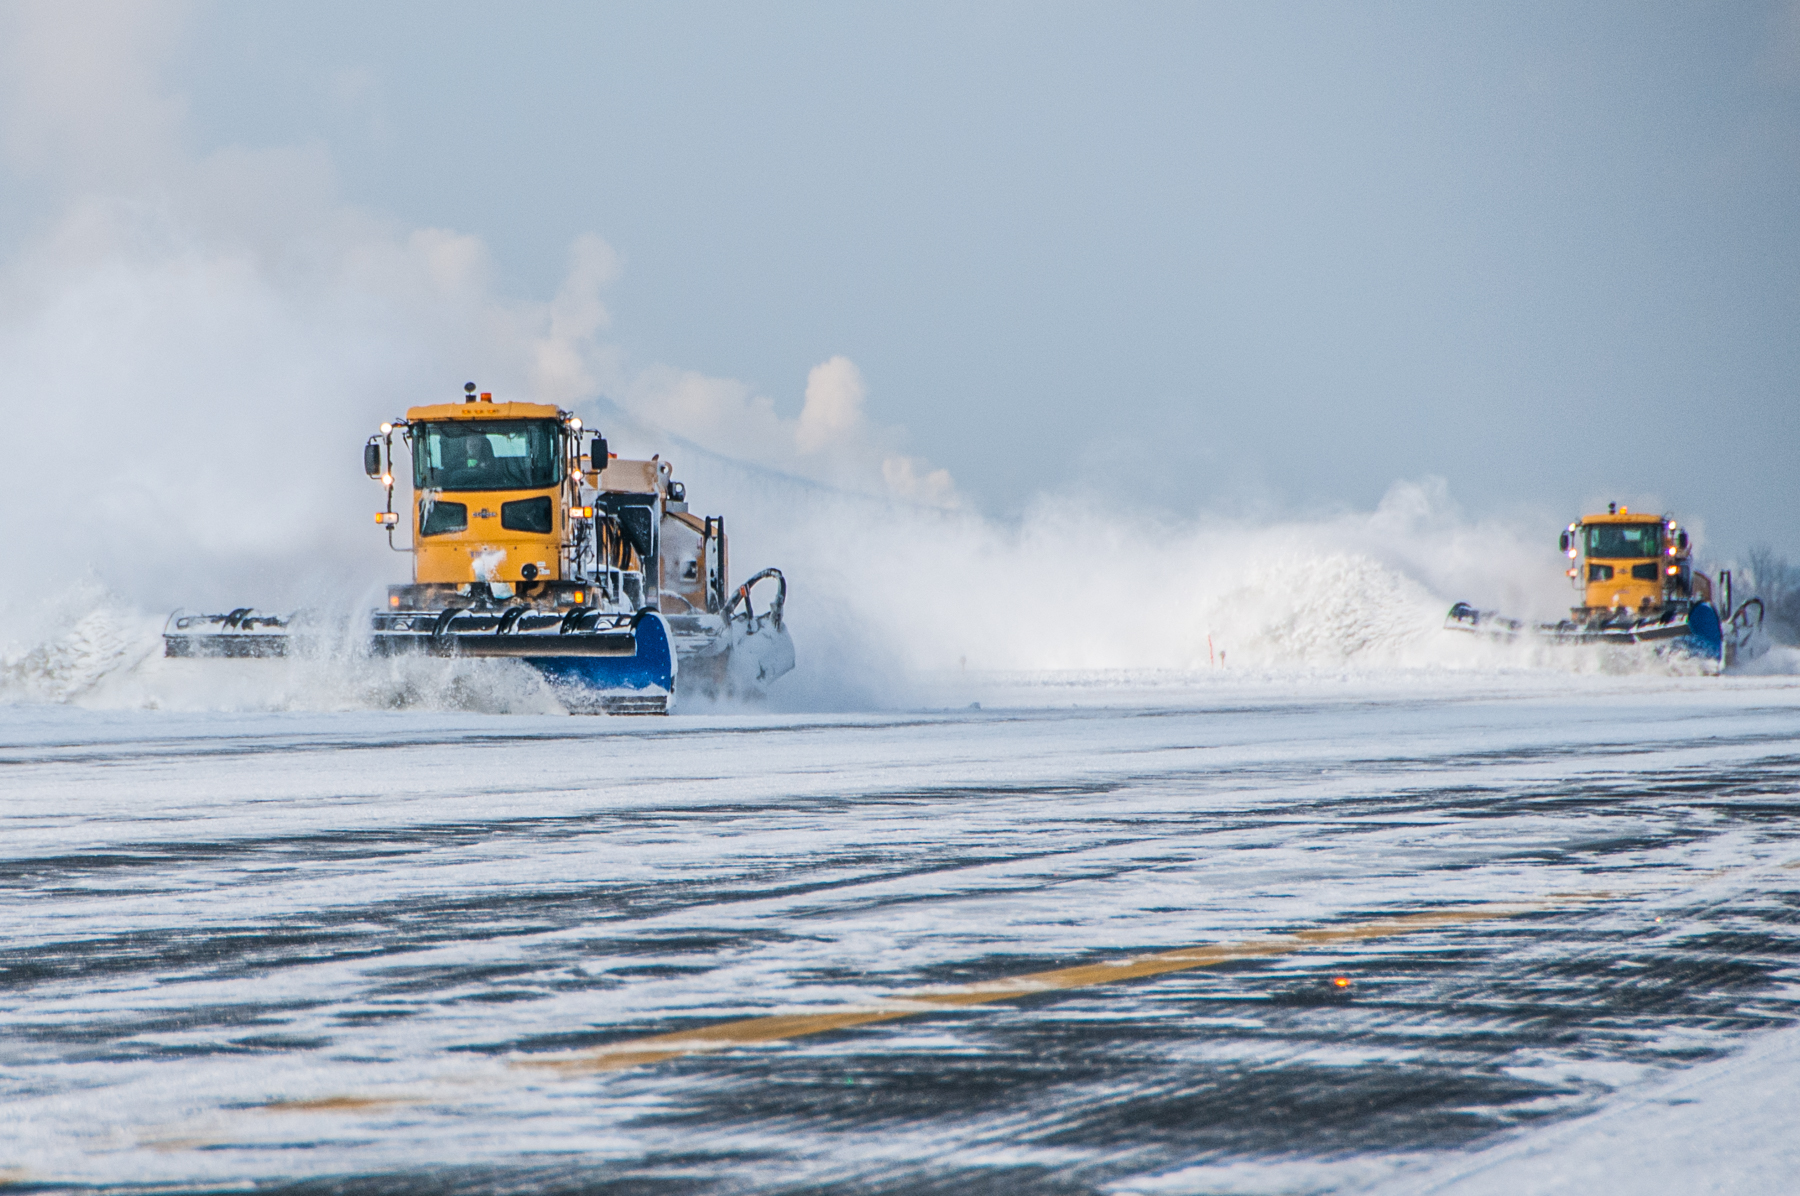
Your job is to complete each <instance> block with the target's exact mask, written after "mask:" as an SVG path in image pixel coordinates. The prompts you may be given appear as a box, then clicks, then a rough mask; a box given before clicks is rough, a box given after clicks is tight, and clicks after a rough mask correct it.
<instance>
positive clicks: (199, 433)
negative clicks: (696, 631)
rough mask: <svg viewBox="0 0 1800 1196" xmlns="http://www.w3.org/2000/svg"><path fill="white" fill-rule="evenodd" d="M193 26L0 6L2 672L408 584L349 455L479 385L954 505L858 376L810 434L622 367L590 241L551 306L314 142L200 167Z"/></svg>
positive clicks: (940, 476) (116, 8)
mask: <svg viewBox="0 0 1800 1196" xmlns="http://www.w3.org/2000/svg"><path fill="white" fill-rule="evenodd" d="M181 21H182V12H181V10H180V9H179V8H172V7H170V6H167V5H150V4H132V3H129V2H119V3H112V2H108V3H106V4H104V5H101V4H95V3H87V4H83V3H72V4H64V3H56V4H50V3H23V4H17V5H11V6H8V7H7V8H6V9H4V10H0V68H3V70H0V177H3V176H10V177H11V179H12V180H14V181H15V182H17V183H18V185H19V191H20V193H24V192H27V191H30V192H32V193H34V194H37V195H40V196H41V197H42V199H43V202H42V204H41V205H40V207H41V208H42V218H41V220H40V221H39V223H38V225H37V226H36V227H35V228H34V229H33V230H32V232H31V234H30V235H29V236H25V237H23V239H19V240H17V241H16V242H15V243H13V244H7V245H0V360H3V361H5V362H6V365H7V377H6V389H7V393H8V395H9V396H10V398H9V401H8V403H7V404H6V407H7V410H8V412H9V414H10V415H12V417H13V419H12V421H11V428H12V431H13V434H14V440H13V443H14V445H15V446H16V447H17V448H18V451H15V452H14V453H12V454H9V460H8V465H7V469H6V470H4V471H0V501H3V502H4V503H5V507H6V509H7V510H9V511H12V512H18V513H20V514H19V516H18V517H15V518H13V519H10V520H9V521H8V527H7V530H6V531H5V533H3V535H4V539H3V540H0V548H3V549H4V552H5V556H6V559H8V560H9V561H10V562H13V568H14V570H17V572H13V580H14V582H15V584H14V585H13V586H10V587H8V588H7V592H6V593H5V594H4V595H0V659H13V658H17V657H19V656H20V655H21V654H23V653H28V652H30V651H31V650H32V649H33V648H35V647H37V646H40V644H41V641H42V640H43V638H44V636H46V635H50V634H61V633H67V632H69V631H70V629H71V628H72V626H73V625H74V624H75V623H76V622H79V620H80V619H81V618H82V617H84V616H85V614H86V612H87V611H88V610H91V609H92V608H93V607H94V605H95V604H96V603H100V602H105V601H111V602H114V603H116V604H119V605H122V606H124V607H126V608H135V609H139V610H142V611H146V612H166V611H167V610H168V609H170V608H172V607H174V606H177V605H183V606H188V607H190V608H192V607H203V608H211V609H217V608H221V607H228V606H232V605H239V604H254V605H258V606H262V607H265V608H276V609H281V608H286V607H291V606H294V605H297V604H309V605H321V604H323V605H332V604H334V603H337V602H340V601H343V599H342V595H344V594H345V593H350V592H354V593H358V594H360V593H361V592H362V591H364V590H366V589H368V588H369V587H370V586H372V585H376V584H379V583H380V582H383V581H388V580H394V579H396V578H397V577H400V576H404V574H405V565H404V562H403V561H401V560H400V559H399V558H397V557H394V556H392V555H391V554H390V553H389V552H388V550H387V547H386V543H385V539H384V538H383V537H381V536H379V535H378V534H376V533H375V530H374V529H373V528H372V527H371V526H370V520H369V513H370V511H371V510H372V509H373V507H372V506H371V504H372V503H378V502H379V497H378V492H377V491H376V489H375V488H374V487H373V486H372V485H371V484H370V483H369V482H368V481H367V479H366V478H364V477H362V475H361V473H360V468H359V464H358V456H359V451H358V450H359V446H360V443H361V441H362V439H363V437H364V436H365V435H367V434H368V433H369V432H370V431H372V430H373V428H374V427H375V425H377V424H378V423H379V422H380V421H381V420H382V419H384V418H388V417H391V416H393V415H395V414H397V413H399V412H400V411H402V410H403V409H404V408H405V407H407V406H408V405H411V404H414V403H418V402H426V401H433V400H438V399H442V398H445V397H448V396H450V395H454V394H456V393H458V392H459V391H460V385H461V383H462V381H463V380H464V379H465V378H476V379H479V380H481V382H482V384H483V385H484V387H486V388H488V389H491V390H493V391H495V392H496V393H501V394H505V395H508V396H514V397H520V398H528V399H533V400H537V401H544V402H552V403H557V404H560V405H563V406H566V407H573V408H577V409H582V410H596V409H600V408H602V407H604V408H605V409H606V410H607V411H608V412H609V413H610V414H612V415H615V416H618V417H620V419H619V422H621V424H622V425H623V426H622V428H621V431H622V432H623V433H624V434H623V435H622V437H621V447H623V448H626V449H628V450H629V449H633V448H642V449H643V450H644V451H645V452H650V451H655V447H656V444H657V442H658V440H659V438H661V437H663V436H665V435H666V431H665V430H674V431H677V432H680V433H682V434H683V435H686V436H688V437H690V438H691V439H693V440H694V441H695V442H697V443H701V444H710V445H713V446H714V447H717V448H721V449H734V450H735V451H738V452H740V453H743V454H745V455H749V456H752V457H756V458H758V459H760V460H763V461H766V462H769V463H772V464H774V465H776V466H777V467H779V468H781V469H784V470H787V471H789V472H793V473H796V474H798V475H801V476H810V477H814V478H818V479H820V480H823V481H827V482H830V483H831V484H833V485H836V486H841V487H845V488H848V489H850V490H853V491H854V490H861V491H865V492H874V493H882V494H893V495H898V496H901V497H905V498H908V499H911V500H915V501H927V502H936V503H953V502H954V501H955V488H954V484H953V483H952V481H951V480H950V478H949V476H948V474H945V473H943V472H942V471H934V470H932V469H931V468H930V467H929V466H928V465H926V464H925V463H924V462H922V461H919V460H917V459H914V458H909V457H906V456H905V455H904V454H901V453H900V452H899V451H898V446H899V445H900V443H901V442H902V441H903V439H904V433H903V432H901V431H900V430H899V429H890V428H881V427H878V426H875V425H874V424H873V423H872V422H871V421H870V420H869V419H868V418H867V416H866V414H865V413H864V410H863V397H864V384H863V381H862V379H861V376H860V375H859V373H858V372H857V370H856V367H855V365H854V364H853V363H851V362H850V361H849V360H847V359H845V358H841V357H839V358H833V359H831V360H830V361H827V362H824V363H823V364H821V365H819V366H818V368H817V369H815V370H814V371H813V373H812V376H811V377H810V378H809V380H808V383H807V387H806V393H805V396H804V400H803V403H802V405H801V409H800V412H799V414H798V416H796V417H794V418H783V417H782V416H780V415H779V414H778V413H777V411H776V408H775V404H774V403H773V402H772V401H770V400H769V399H767V398H764V397H761V396H757V395H755V394H753V393H751V392H750V391H749V390H748V389H747V388H744V387H742V386H741V385H740V384H738V383H735V382H731V381H729V380H721V379H711V378H707V377H705V376H703V375H699V374H696V373H693V372H691V371H680V370H672V369H667V368H663V367H650V368H642V369H640V368H635V367H630V366H628V364H627V363H626V362H625V360H624V357H623V355H622V354H621V353H619V352H618V351H617V350H616V349H615V348H614V347H612V346H610V345H608V344H607V343H605V341H604V339H603V338H604V334H605V332H606V329H607V327H608V325H609V323H610V317H609V313H608V311H607V309H606V307H605V305H604V304H603V302H602V301H601V298H600V296H601V294H602V291H603V289H604V287H605V286H606V285H607V284H608V283H609V282H610V281H611V280H612V279H613V278H614V277H615V276H616V275H617V273H618V269H619V263H618V258H617V255H616V254H615V253H614V252H613V251H612V249H611V248H610V247H609V246H608V245H607V244H606V243H605V242H604V241H602V240H601V239H600V238H599V237H597V236H591V235H587V236H582V237H579V238H577V239H576V241H575V242H574V244H573V245H572V246H571V250H570V259H569V271H568V274H567V277H566V280H565V282H564V284H563V285H562V287H561V288H560V290H559V291H558V292H557V294H555V295H554V296H552V297H551V298H550V299H549V300H547V301H540V300H521V299H518V298H515V297H511V296H507V295H503V294H500V293H498V292H497V291H496V289H495V286H494V284H493V281H492V276H493V273H494V271H493V269H492V264H491V261H490V258H489V254H488V252H487V249H486V247H485V246H484V245H483V243H482V242H481V241H480V240H479V239H477V238H475V237H471V236H468V235H465V234H461V233H457V232H454V231H449V230H443V229H413V228H405V227H402V226H399V225H397V224H396V223H394V222H393V221H391V220H386V219H383V218H381V217H379V216H377V215H375V214H372V213H369V212H366V211H362V210H360V209H358V208H356V207H355V206H353V205H351V204H349V203H347V202H345V201H344V200H343V199H342V198H341V197H340V195H339V194H338V189H337V185H336V181H335V177H334V172H333V168H332V164H331V162H330V160H329V158H328V157H327V155H326V154H325V153H324V151H323V150H321V149H319V148H317V147H307V148H292V147H275V148H242V147H234V148H226V149H221V150H218V151H216V152H211V153H204V154H201V153H195V152H192V151H190V150H189V149H188V148H187V145H188V130H187V128H186V125H185V121H184V108H183V103H182V100H181V98H180V97H179V96H178V95H176V94H175V93H174V92H172V91H171V90H170V89H169V88H168V87H166V86H165V85H164V83H163V80H162V77H161V75H160V73H159V72H160V69H161V67H162V66H163V65H164V63H165V61H166V59H167V57H168V55H169V54H170V53H171V52H172V51H173V49H174V48H175V47H176V44H177V43H178V42H179V40H180V37H181V32H182V30H181ZM602 393H605V394H608V395H611V396H613V397H614V399H615V401H616V407H614V406H608V405H605V404H603V403H602V402H601V401H600V400H599V399H598V396H599V395H601V394H602ZM633 416H636V417H637V418H635V419H633V418H632V417H633ZM25 446H29V448H28V449H27V448H26V447H25ZM21 574H24V575H26V576H24V577H22V576H21ZM22 580H28V584H18V583H19V582H20V581H22ZM102 595H110V599H108V598H103V597H102ZM116 630H117V629H116V628H114V629H112V630H108V631H106V632H105V633H104V634H101V633H100V631H99V630H98V629H96V628H89V632H91V633H92V634H90V635H89V637H88V638H89V640H90V641H92V642H94V643H102V642H104V643H108V644H111V643H114V642H115V641H116V640H117V636H116V635H115V634H114V632H115V631H116ZM80 673H81V670H80V669H77V670H75V673H73V674H70V675H71V676H75V675H80Z"/></svg>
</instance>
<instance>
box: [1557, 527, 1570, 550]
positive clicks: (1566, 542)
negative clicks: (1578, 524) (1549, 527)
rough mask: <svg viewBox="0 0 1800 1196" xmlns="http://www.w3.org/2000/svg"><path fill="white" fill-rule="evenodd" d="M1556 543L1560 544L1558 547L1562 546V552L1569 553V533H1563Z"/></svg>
mask: <svg viewBox="0 0 1800 1196" xmlns="http://www.w3.org/2000/svg"><path fill="white" fill-rule="evenodd" d="M1557 543H1558V544H1560V545H1562V550H1563V551H1564V552H1567V551H1569V533H1568V532H1564V533H1563V534H1562V538H1561V539H1559V540H1558V541H1557Z"/></svg>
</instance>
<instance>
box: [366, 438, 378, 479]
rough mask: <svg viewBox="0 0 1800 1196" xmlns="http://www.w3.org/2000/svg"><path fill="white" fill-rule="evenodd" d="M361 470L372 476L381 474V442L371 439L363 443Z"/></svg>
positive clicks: (375, 476)
mask: <svg viewBox="0 0 1800 1196" xmlns="http://www.w3.org/2000/svg"><path fill="white" fill-rule="evenodd" d="M363 472H364V473H366V474H368V475H369V476H370V477H372V478H378V477H380V476H381V442H380V441H377V440H371V441H369V443H367V444H365V445H363Z"/></svg>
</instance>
